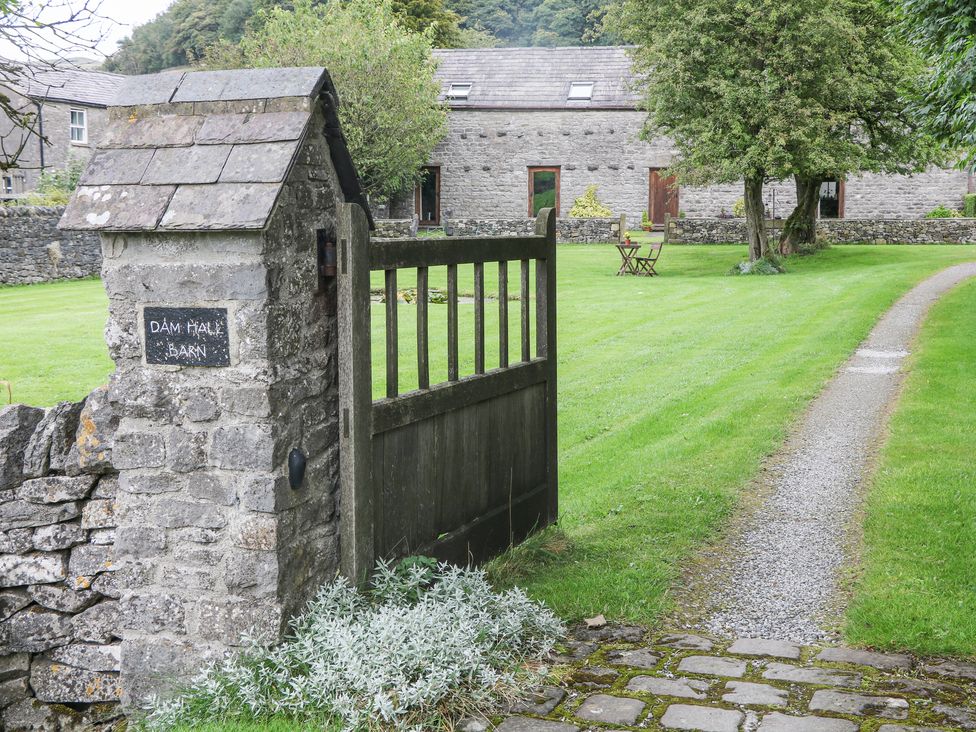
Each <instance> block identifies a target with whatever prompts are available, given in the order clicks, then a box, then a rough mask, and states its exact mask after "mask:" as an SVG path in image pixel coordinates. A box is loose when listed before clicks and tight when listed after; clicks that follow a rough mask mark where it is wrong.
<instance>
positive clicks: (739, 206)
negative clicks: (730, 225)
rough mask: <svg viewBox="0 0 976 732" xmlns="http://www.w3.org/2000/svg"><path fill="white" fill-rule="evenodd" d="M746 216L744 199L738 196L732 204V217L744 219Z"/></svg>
mask: <svg viewBox="0 0 976 732" xmlns="http://www.w3.org/2000/svg"><path fill="white" fill-rule="evenodd" d="M745 217H746V199H744V198H740V199H738V200H737V201H736V202H735V203H733V204H732V218H736V219H744V218H745Z"/></svg>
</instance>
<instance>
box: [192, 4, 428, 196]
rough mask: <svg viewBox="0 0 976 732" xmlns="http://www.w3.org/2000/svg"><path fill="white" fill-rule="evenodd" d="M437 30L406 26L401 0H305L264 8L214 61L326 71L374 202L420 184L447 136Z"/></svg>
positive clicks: (214, 64)
mask: <svg viewBox="0 0 976 732" xmlns="http://www.w3.org/2000/svg"><path fill="white" fill-rule="evenodd" d="M432 36H433V30H432V29H427V30H426V31H424V32H422V33H416V32H414V31H411V30H410V29H409V28H407V27H405V25H404V23H403V21H402V20H401V18H400V17H399V16H398V15H397V14H396V13H395V12H394V10H393V0H347V1H346V2H341V3H335V2H333V3H328V4H327V5H322V4H315V3H313V2H312V0H296V1H295V2H294V7H293V9H291V10H286V9H284V8H281V7H275V8H272V9H271V10H268V11H262V12H261V13H260V22H259V23H257V24H255V27H254V28H253V29H251V30H248V31H247V32H246V33H245V34H244V37H243V38H242V39H241V41H240V43H238V44H232V43H228V42H226V41H223V42H221V43H219V44H217V45H216V46H214V47H212V48H211V49H210V51H209V52H208V53H207V56H206V65H207V66H208V67H210V68H222V69H226V68H242V67H247V68H261V67H276V66H324V67H326V68H327V69H328V70H329V73H330V74H331V75H332V80H333V82H334V83H335V85H336V89H337V91H338V93H339V100H340V104H339V120H340V122H341V123H342V129H343V132H344V133H345V136H346V141H347V143H348V145H349V152H350V154H351V155H352V159H353V160H355V161H356V168H357V170H358V172H359V175H360V178H361V179H362V182H363V187H364V188H365V190H366V192H367V194H368V195H369V196H370V197H371V198H372V199H373V200H374V201H375V200H382V199H385V198H389V197H390V196H392V195H393V194H395V193H398V192H400V191H402V190H404V189H405V188H408V187H409V186H411V185H413V184H414V183H415V182H416V181H417V180H418V179H419V176H420V170H421V167H422V166H423V165H424V164H425V163H426V162H427V160H428V159H429V158H430V154H431V153H432V152H433V149H434V146H435V145H437V143H438V142H439V141H440V140H441V138H442V137H443V135H444V133H445V130H446V125H447V112H446V109H445V108H444V106H443V104H441V103H440V102H438V97H439V95H440V84H439V83H437V82H436V81H435V80H434V69H435V64H434V60H433V56H432V55H431V42H432ZM377 79H381V80H382V81H383V83H382V84H378V83H377Z"/></svg>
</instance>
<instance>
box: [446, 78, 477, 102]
mask: <svg viewBox="0 0 976 732" xmlns="http://www.w3.org/2000/svg"><path fill="white" fill-rule="evenodd" d="M470 93H471V82H463V83H456V82H455V83H452V84H451V86H450V87H448V89H447V98H448V99H467V98H468V95H469V94H470Z"/></svg>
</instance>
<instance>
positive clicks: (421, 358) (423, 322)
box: [417, 267, 430, 389]
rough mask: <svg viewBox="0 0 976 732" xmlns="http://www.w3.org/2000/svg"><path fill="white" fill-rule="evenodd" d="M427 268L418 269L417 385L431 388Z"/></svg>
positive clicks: (422, 387)
mask: <svg viewBox="0 0 976 732" xmlns="http://www.w3.org/2000/svg"><path fill="white" fill-rule="evenodd" d="M429 299H430V298H429V297H428V294H427V267H417V385H418V387H419V388H421V389H429V388H430V361H429V356H428V352H429V349H428V341H429V338H428V334H427V323H428V319H427V306H428V303H429Z"/></svg>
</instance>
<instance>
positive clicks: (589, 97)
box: [566, 81, 596, 102]
mask: <svg viewBox="0 0 976 732" xmlns="http://www.w3.org/2000/svg"><path fill="white" fill-rule="evenodd" d="M594 86H596V82H595V81H571V82H569V94H568V95H567V97H566V99H568V100H569V101H570V102H591V101H593V87H594Z"/></svg>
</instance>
